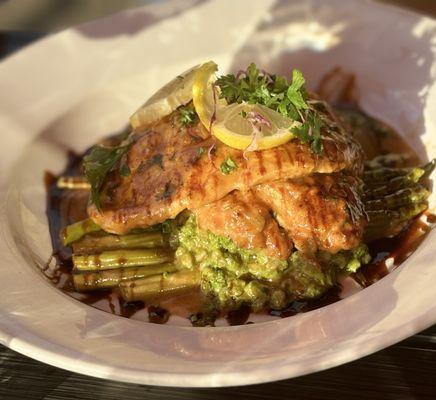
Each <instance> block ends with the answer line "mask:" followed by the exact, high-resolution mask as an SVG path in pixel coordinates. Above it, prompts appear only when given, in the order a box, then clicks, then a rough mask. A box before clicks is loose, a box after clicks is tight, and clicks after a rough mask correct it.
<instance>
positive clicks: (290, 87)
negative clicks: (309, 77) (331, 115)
mask: <svg viewBox="0 0 436 400" xmlns="http://www.w3.org/2000/svg"><path fill="white" fill-rule="evenodd" d="M216 85H217V86H218V87H219V88H220V91H221V93H220V96H221V97H222V98H225V99H226V101H227V103H228V104H232V103H242V102H247V103H250V104H262V105H264V106H266V107H269V108H271V109H273V110H274V111H278V112H279V113H281V114H282V115H284V116H286V117H288V118H290V119H292V120H294V121H298V122H301V126H299V127H294V128H292V129H291V131H292V133H293V134H294V135H295V136H296V137H297V138H298V139H300V140H301V141H302V142H303V143H306V144H308V145H309V146H310V148H311V150H312V151H313V152H314V153H317V154H319V153H321V152H322V150H323V145H322V140H321V127H322V124H323V122H322V118H321V117H320V116H319V114H318V112H317V111H316V110H315V109H314V108H313V107H312V106H311V105H310V103H309V102H308V99H309V96H308V93H307V91H306V88H305V86H304V85H305V79H304V77H303V74H302V73H301V72H300V71H299V70H297V69H294V70H293V71H292V81H291V82H288V80H287V79H286V78H285V77H283V76H280V75H272V74H268V73H266V72H263V71H260V70H259V69H258V68H257V67H256V65H255V64H253V63H252V64H250V65H249V66H248V68H247V69H246V70H245V71H241V72H239V73H238V74H237V75H233V74H228V75H223V76H221V77H219V78H218V79H217V81H216Z"/></svg>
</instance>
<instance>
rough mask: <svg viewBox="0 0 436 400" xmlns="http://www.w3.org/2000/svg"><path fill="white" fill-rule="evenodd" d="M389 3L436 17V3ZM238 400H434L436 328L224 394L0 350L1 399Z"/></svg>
mask: <svg viewBox="0 0 436 400" xmlns="http://www.w3.org/2000/svg"><path fill="white" fill-rule="evenodd" d="M344 1H346V0H344ZM385 1H386V2H389V3H398V4H401V5H403V6H407V7H412V8H415V9H417V10H419V11H422V12H427V13H429V14H433V15H435V14H436V0H416V1H412V0H385ZM0 29H1V26H0ZM40 36H41V34H40V33H28V32H18V33H17V32H15V33H11V32H3V34H2V33H1V31H0V59H1V57H2V56H4V55H5V54H7V53H9V52H11V51H13V50H15V49H16V48H19V47H21V46H23V45H25V44H27V43H28V42H30V41H32V40H34V39H36V38H38V37H40ZM236 398H237V399H240V400H242V399H271V400H279V399H291V398H292V399H317V400H318V399H327V398H331V399H347V400H348V399H350V400H351V399H395V400H400V399H436V325H434V326H433V327H431V328H430V329H427V330H426V331H424V332H421V333H420V334H417V335H415V336H413V337H411V338H409V339H406V340H404V341H403V342H401V343H398V344H396V345H394V346H391V347H389V348H387V349H384V350H382V351H379V352H378V353H375V354H372V355H370V356H368V357H365V358H362V359H360V360H357V361H354V362H351V363H349V364H346V365H342V366H340V367H336V368H333V369H330V370H327V371H323V372H318V373H316V374H312V375H308V376H303V377H299V378H295V379H289V380H285V381H280V382H274V383H268V384H262V385H253V386H245V387H235V388H223V389H179V388H162V387H154V386H143V385H133V384H124V383H119V382H114V381H107V380H102V379H96V378H90V377H87V376H84V375H79V374H75V373H72V372H69V371H64V370H61V369H58V368H55V367H51V366H49V365H46V364H43V363H40V362H38V361H35V360H32V359H30V358H28V357H25V356H22V355H20V354H18V353H16V352H14V351H12V350H9V349H8V348H6V347H3V346H0V400H9V399H10V400H27V399H31V400H42V399H45V400H64V399H65V400H66V399H68V400H71V399H80V400H87V399H90V400H98V399H104V400H137V399H138V400H139V399H148V400H154V399H168V400H171V399H186V400H194V399H201V400H208V399H214V400H215V399H236Z"/></svg>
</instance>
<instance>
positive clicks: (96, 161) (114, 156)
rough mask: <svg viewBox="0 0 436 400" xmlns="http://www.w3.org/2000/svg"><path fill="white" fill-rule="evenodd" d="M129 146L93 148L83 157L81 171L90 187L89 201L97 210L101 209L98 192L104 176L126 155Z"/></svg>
mask: <svg viewBox="0 0 436 400" xmlns="http://www.w3.org/2000/svg"><path fill="white" fill-rule="evenodd" d="M130 146H131V144H130V143H129V144H125V145H122V146H119V147H105V146H94V147H93V148H92V150H91V152H90V153H89V154H87V155H86V156H85V157H83V171H84V174H85V177H86V179H87V180H88V182H89V183H90V185H91V201H92V202H93V203H94V204H95V206H96V207H97V208H98V209H99V210H100V209H101V201H100V190H101V188H102V186H103V183H104V181H105V179H106V176H107V174H108V173H109V172H110V171H112V170H113V169H114V167H115V166H116V164H117V163H118V161H119V160H120V159H121V157H122V156H123V155H124V154H126V153H127V151H128V150H129V148H130ZM124 165H126V164H124ZM126 166H127V165H126ZM127 168H128V167H127ZM120 172H121V171H120ZM125 172H126V171H125ZM129 172H130V170H129Z"/></svg>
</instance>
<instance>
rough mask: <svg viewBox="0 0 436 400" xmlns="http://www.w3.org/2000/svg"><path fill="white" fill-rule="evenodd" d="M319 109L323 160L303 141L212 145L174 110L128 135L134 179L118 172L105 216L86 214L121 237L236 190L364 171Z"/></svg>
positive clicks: (110, 182)
mask: <svg viewBox="0 0 436 400" xmlns="http://www.w3.org/2000/svg"><path fill="white" fill-rule="evenodd" d="M319 103H320V105H321V107H320V112H322V113H323V115H324V118H325V121H326V123H325V124H324V126H323V132H322V134H323V146H324V151H323V152H322V153H321V154H315V153H313V152H312V151H311V150H310V148H309V146H307V145H305V144H303V143H301V142H300V141H299V140H298V139H294V140H291V141H289V142H288V143H286V144H284V145H281V146H278V147H275V148H272V149H268V150H262V151H253V152H246V153H244V152H243V151H240V150H236V149H233V148H231V147H228V146H226V145H224V144H222V143H220V142H217V141H215V140H214V139H213V138H212V137H210V136H209V133H208V132H207V131H205V130H204V128H203V127H202V125H201V124H197V125H195V126H193V127H190V128H186V127H183V126H182V125H181V124H180V122H179V120H178V113H177V111H176V112H174V113H173V114H171V115H170V116H168V117H165V118H163V119H162V120H160V121H159V122H157V123H156V124H154V125H153V126H150V128H149V129H148V130H147V131H145V132H143V133H134V134H132V135H131V136H130V141H131V142H132V145H131V148H130V150H129V152H128V153H127V155H126V157H125V159H123V160H122V161H121V162H123V163H126V164H127V165H128V167H129V171H130V174H129V175H128V176H121V174H120V172H119V169H115V170H114V171H113V172H112V173H111V174H110V176H109V177H108V179H107V180H106V183H105V185H104V186H103V189H102V192H101V200H102V208H101V210H98V209H97V208H96V207H95V206H94V205H91V206H90V207H89V208H88V213H89V215H90V217H91V218H92V219H93V220H94V221H95V222H96V223H97V224H98V225H100V226H101V227H102V228H103V229H104V230H106V231H108V232H112V233H116V234H124V233H126V232H128V231H130V230H131V229H133V228H137V227H147V226H150V225H153V224H156V223H159V222H163V221H165V220H166V219H168V218H174V217H175V216H177V215H178V214H179V213H180V212H181V211H183V210H185V209H189V210H193V209H198V208H199V207H201V206H203V205H206V204H210V203H213V202H215V201H217V200H219V199H221V198H223V197H224V196H225V195H227V194H228V193H230V192H232V191H233V190H239V191H242V192H245V191H247V190H249V189H250V188H252V187H254V186H256V185H259V184H264V183H267V182H273V181H276V180H284V179H290V178H299V177H304V176H309V175H311V174H313V173H322V174H328V173H333V172H338V171H342V170H345V169H346V170H354V171H360V170H361V168H362V154H361V150H360V147H359V145H358V144H357V143H356V142H355V141H354V140H353V138H352V137H351V136H350V135H348V134H347V132H346V131H345V130H344V129H343V127H342V126H341V124H340V122H339V121H338V120H337V119H336V118H335V116H334V115H333V113H332V112H331V111H330V108H329V107H328V106H327V105H326V104H324V103H322V102H319ZM228 158H231V160H232V161H233V162H234V163H235V164H236V166H237V167H236V168H235V169H234V170H233V171H232V172H231V173H229V174H224V173H223V172H222V171H221V170H220V165H221V164H222V163H223V162H224V161H225V160H227V159H228Z"/></svg>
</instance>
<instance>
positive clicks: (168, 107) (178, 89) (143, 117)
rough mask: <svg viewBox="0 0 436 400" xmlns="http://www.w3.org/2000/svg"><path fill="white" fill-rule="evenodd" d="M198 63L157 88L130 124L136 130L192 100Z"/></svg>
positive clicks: (131, 118)
mask: <svg viewBox="0 0 436 400" xmlns="http://www.w3.org/2000/svg"><path fill="white" fill-rule="evenodd" d="M199 68H200V66H199V65H196V66H195V67H192V68H190V69H189V70H187V71H185V72H184V73H182V74H180V75H178V76H177V77H176V78H174V79H173V80H172V81H170V82H168V83H167V84H166V85H165V86H163V87H162V88H161V89H159V90H158V91H157V92H156V93H155V94H154V95H153V96H152V97H150V98H149V99H148V100H147V101H146V102H145V103H144V104H143V105H142V106H141V107H140V108H139V109H138V110H137V111H136V112H135V113H134V114H133V115H132V116H131V117H130V125H131V126H132V128H133V130H135V131H138V130H141V129H142V128H144V127H145V126H147V125H149V124H151V123H153V122H155V121H158V120H159V119H161V118H163V117H165V116H166V115H169V114H171V113H172V112H173V111H174V110H176V109H177V108H178V107H180V106H182V105H184V104H187V103H189V102H190V101H191V100H192V87H193V84H194V78H195V75H196V72H197V70H198V69H199Z"/></svg>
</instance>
